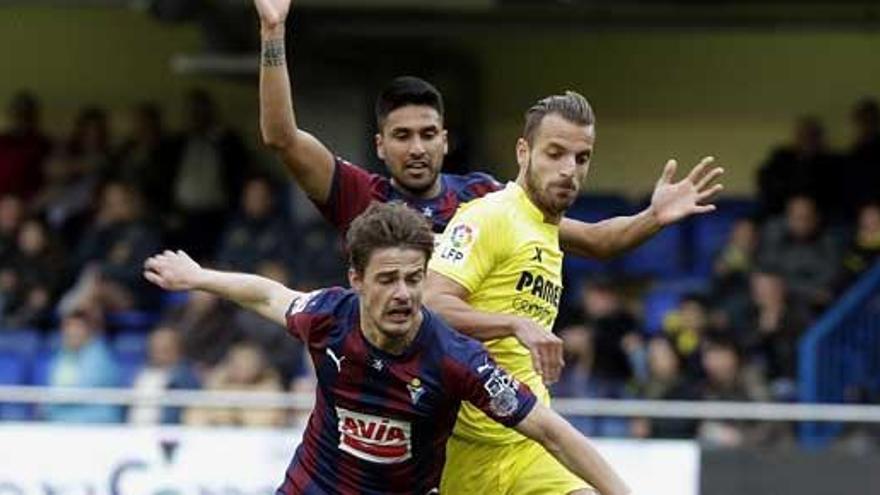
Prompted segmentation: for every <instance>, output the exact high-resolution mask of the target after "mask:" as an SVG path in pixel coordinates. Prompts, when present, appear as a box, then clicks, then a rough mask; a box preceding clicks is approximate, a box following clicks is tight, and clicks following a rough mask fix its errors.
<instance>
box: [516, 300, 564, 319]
mask: <svg viewBox="0 0 880 495" xmlns="http://www.w3.org/2000/svg"><path fill="white" fill-rule="evenodd" d="M511 308H513V310H514V311H515V312H516V313H517V314H519V315H524V316H528V317H529V318H531V319H533V320H535V321H539V322H540V321H549V322H551V323H552V322H553V318H554V316H555V315H556V312H557V310H556V308H554V307H552V306H550V305H548V304H546V303H544V302H543V301H535V300H534V299H533V298H531V297H522V296H517V297H514V298H513V302H511Z"/></svg>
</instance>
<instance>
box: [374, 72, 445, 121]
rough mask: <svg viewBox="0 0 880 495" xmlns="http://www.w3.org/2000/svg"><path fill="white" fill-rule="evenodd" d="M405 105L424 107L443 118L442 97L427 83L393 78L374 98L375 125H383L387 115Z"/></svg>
mask: <svg viewBox="0 0 880 495" xmlns="http://www.w3.org/2000/svg"><path fill="white" fill-rule="evenodd" d="M406 105H425V106H429V107H431V108H433V109H434V110H437V113H439V114H440V118H441V119H442V118H443V112H444V110H443V95H441V94H440V91H438V90H437V88H435V87H434V85H432V84H431V83H429V82H428V81H425V80H424V79H420V78H418V77H413V76H401V77H397V78H394V79H393V80H392V81H391V82H390V83H388V85H387V86H385V89H383V90H382V92H381V93H379V97H378V98H376V125H377V126H378V127H379V129H382V126H384V125H385V119H386V118H388V114H389V113H391V112H393V111H394V110H397V109H398V108H400V107H403V106H406Z"/></svg>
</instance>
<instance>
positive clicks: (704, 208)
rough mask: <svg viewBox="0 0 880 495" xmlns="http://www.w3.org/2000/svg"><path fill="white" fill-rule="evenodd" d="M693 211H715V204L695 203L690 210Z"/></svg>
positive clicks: (698, 212)
mask: <svg viewBox="0 0 880 495" xmlns="http://www.w3.org/2000/svg"><path fill="white" fill-rule="evenodd" d="M692 211H693V212H694V213H697V214H700V213H712V212H713V211H715V205H697V206H695V207H694V209H693V210H692Z"/></svg>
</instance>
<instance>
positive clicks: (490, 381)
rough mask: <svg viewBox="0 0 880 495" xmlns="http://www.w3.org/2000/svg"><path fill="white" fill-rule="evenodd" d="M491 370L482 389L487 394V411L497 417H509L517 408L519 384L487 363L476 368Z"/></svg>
mask: <svg viewBox="0 0 880 495" xmlns="http://www.w3.org/2000/svg"><path fill="white" fill-rule="evenodd" d="M487 368H491V369H492V372H491V373H489V376H488V378H487V379H486V380H485V381H484V382H483V388H485V389H486V392H487V393H488V394H489V409H490V410H491V411H492V413H493V414H495V415H496V416H498V417H501V418H504V417H507V416H510V415H511V414H513V413H514V412H515V411H516V408H517V407H519V399H518V398H517V396H516V391H517V390H519V382H518V381H517V380H516V379H515V378H513V377H512V376H511V375H509V374H508V373H506V372H504V371H502V370H500V369H498V368H496V367H494V366H492V365H491V364H489V363H488V361H487V363H486V364H484V365H482V366H480V367H479V368H477V370H478V371H479V370H483V371H485V370H486V369H487Z"/></svg>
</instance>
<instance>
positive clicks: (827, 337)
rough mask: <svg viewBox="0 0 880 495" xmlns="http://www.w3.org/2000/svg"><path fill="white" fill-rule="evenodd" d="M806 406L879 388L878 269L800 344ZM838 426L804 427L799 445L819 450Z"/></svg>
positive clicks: (850, 398) (802, 395)
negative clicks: (808, 403) (810, 403)
mask: <svg viewBox="0 0 880 495" xmlns="http://www.w3.org/2000/svg"><path fill="white" fill-rule="evenodd" d="M798 352H799V365H798V366H799V374H798V382H799V383H798V387H799V390H798V391H799V394H800V399H801V401H803V402H853V401H858V400H861V398H860V397H859V396H862V395H864V394H865V393H866V392H867V393H869V394H872V395H873V394H876V392H877V391H878V388H880V263H878V264H876V265H875V266H874V267H873V268H871V269H870V270H869V271H868V272H867V273H865V274H864V275H863V276H862V277H861V278H860V279H859V280H858V282H856V284H855V285H854V286H853V287H851V288H850V289H849V290H848V291H847V292H846V293H844V295H843V297H841V298H840V299H839V300H838V301H837V303H836V304H835V305H834V306H833V307H832V308H831V309H829V310H828V311H827V312H826V313H825V314H824V315H823V316H822V317H821V318H820V319H819V321H818V322H816V324H814V325H813V326H812V327H811V328H810V329H809V330H808V331H807V332H806V333H805V334H804V336H803V337H802V338H801V342H800V348H799V351H798ZM840 429H841V426H840V425H839V424H834V423H831V424H819V423H805V424H803V425H801V429H800V432H801V440H802V442H803V443H804V445H806V446H810V447H819V446H822V445H824V444H826V443H827V442H828V441H829V440H831V439H832V438H833V437H834V436H835V435H836V434H837V433H839V431H840Z"/></svg>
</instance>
